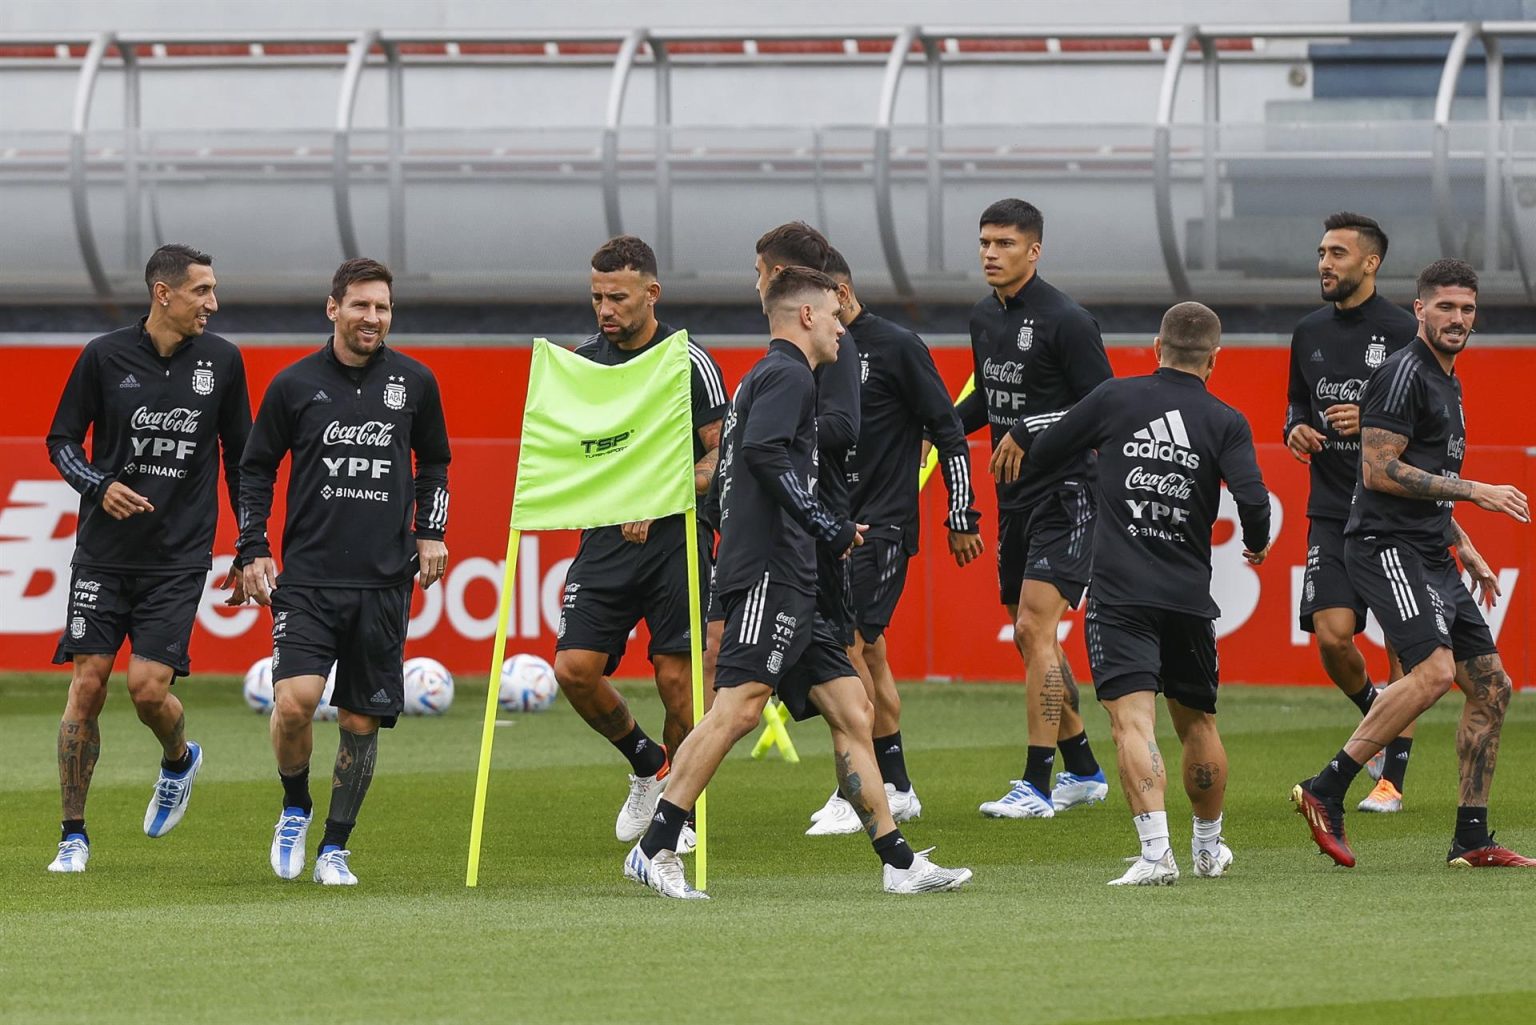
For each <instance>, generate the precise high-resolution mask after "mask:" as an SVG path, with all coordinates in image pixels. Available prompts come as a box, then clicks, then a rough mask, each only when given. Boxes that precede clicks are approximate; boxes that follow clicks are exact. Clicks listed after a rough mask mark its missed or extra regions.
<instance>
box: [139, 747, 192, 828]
mask: <svg viewBox="0 0 1536 1025" xmlns="http://www.w3.org/2000/svg"><path fill="white" fill-rule="evenodd" d="M187 750H188V751H189V752H190V753H191V755H192V764H191V766H190V767H188V769H187V771H186V772H180V773H177V772H169V771H167V770H166V769H164V768H161V770H160V778H159V779H158V780H157V781H156V782H155V794H154V796H153V797H151V798H150V799H149V808H148V809H147V810H146V811H145V812H144V835H145V836H164V835H165V834H167V833H169V832H170V831H171V830H173V829H175V828H176V824H177V823H179V822H180V821H181V818H182V816H183V815H185V814H186V813H187V802H188V801H190V800H191V799H192V782H193V781H194V780H196V779H197V774H198V772H199V771H200V770H201V769H202V767H203V749H202V746H201V745H199V744H197V743H196V742H195V741H191V740H189V741H187Z"/></svg>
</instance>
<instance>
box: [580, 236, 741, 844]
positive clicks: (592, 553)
mask: <svg viewBox="0 0 1536 1025" xmlns="http://www.w3.org/2000/svg"><path fill="white" fill-rule="evenodd" d="M656 271H657V268H656V254H655V253H654V252H653V251H652V250H651V247H650V246H648V245H646V244H645V242H644V241H642V240H641V239H638V238H636V237H634V236H633V235H620V236H618V237H616V238H612V239H609V240H608V241H607V242H605V243H604V244H603V245H602V247H601V248H599V249H598V250H597V252H596V253H594V254H593V256H592V309H593V312H594V313H596V315H597V326H598V332H597V334H595V335H593V336H592V337H591V338H588V339H587V340H586V341H585V342H583V343H582V344H581V345H579V346H577V347H576V353H577V354H578V355H580V356H584V357H586V358H587V359H590V360H592V361H593V362H594V363H599V364H602V365H604V366H616V365H618V364H621V363H627V362H628V361H629V360H632V359H634V358H635V357H636V356H639V355H641V354H642V353H644V352H647V351H649V350H650V349H651V348H652V347H653V346H655V345H657V344H659V343H661V342H663V341H665V340H666V339H667V338H670V337H671V336H672V334H673V333H674V331H673V328H672V327H670V326H669V325H667V324H663V323H661V322H660V321H658V320H657V319H656V303H657V301H658V300H660V298H661V283H660V282H659V281H657V280H656ZM688 357H689V361H690V363H691V364H692V376H691V382H692V385H691V387H692V397H693V399H692V401H693V427H694V430H693V457H694V487H695V489H696V490H697V491H698V492H699V493H700V494H702V493H704V492H706V491H708V489H709V485H710V481H712V480H713V479H714V476H715V465H716V463H717V462H718V461H719V458H720V425H721V421H722V419H723V417H724V416H725V407H726V404H727V401H728V400H727V397H726V393H725V380H724V378H723V377H722V376H721V374H720V368H719V366H718V365H717V364H716V363H715V361H714V359H713V358H712V357H711V356H710V355H709V353H708V352H707V351H705V349H704V348H703V346H701V345H699V344H698V343H696V342H694V341H693V340H692V339H691V338H690V339H689V341H688ZM573 415H575V416H578V417H579V415H580V414H579V411H573ZM685 529H686V527H685V521H684V518H683V516H682V515H681V514H679V515H676V516H667V517H664V518H662V519H659V520H644V521H641V522H637V523H626V524H624V525H622V526H609V527H595V528H593V529H591V530H584V531H582V534H581V546H580V548H578V549H577V552H576V558H575V560H574V561H572V563H571V567H570V569H569V570H567V571H566V577H565V588H564V591H563V599H562V603H561V610H560V627H559V631H558V634H559V640H558V641H556V643H555V678H556V679H557V680H559V682H560V689H561V690H562V691H563V692H564V693H565V696H566V699H567V700H569V701H570V703H571V707H572V708H574V709H576V711H577V713H578V714H579V715H580V716H581V717H582V718H583V719H585V720H586V722H587V725H589V726H591V727H592V728H593V729H594V730H596V731H597V732H598V733H600V734H602V735H603V737H604V738H605V739H607V740H608V742H609V743H611V744H612V745H613V746H614V747H616V748H617V749H618V750H619V753H620V754H622V755H623V756H624V757H625V758H626V759H627V760H628V761H629V765H630V769H631V772H630V776H629V796H628V798H627V799H626V800H625V802H624V804H623V806H622V807H621V808H620V809H619V815H618V819H617V821H616V823H615V825H614V833H615V835H617V836H618V838H619V839H620V840H624V841H627V842H631V843H632V842H634V841H635V840H637V839H639V837H640V834H641V833H643V832H645V827H646V826H647V825H648V824H649V823H650V821H651V815H652V814H653V813H654V812H655V811H656V801H657V800H658V799H659V798H660V796H661V793H662V790H663V789H664V788H665V787H666V779H667V752H669V751H676V750H677V748H678V745H680V744H681V743H682V742H683V738H684V737H686V736H687V735H688V730H689V729H690V728H692V726H693V677H692V659H691V656H690V654H689V651H690V641H689V633H688V631H689V626H688V589H689V587H690V586H692V587H695V588H697V589H698V590H699V592H700V595H701V600H702V598H703V596H704V595H705V594H707V588H708V580H709V578H708V573H709V562H708V559H709V554H710V552H711V551H712V550H713V547H714V545H713V539H712V538H711V536H710V531H709V528H708V527H707V526H706V525H705V523H704V522H703V521H701V522H700V526H699V536H698V546H699V553H700V563H699V571H700V573H701V578H700V579H699V580H696V581H694V582H692V583H691V584H690V582H689V580H688V567H687V560H686V558H685V550H684V549H685V539H684V533H683V532H684V530H685ZM642 619H644V620H645V623H646V626H647V627H648V628H649V630H650V634H651V643H650V650H649V652H648V654H649V656H650V660H651V664H652V666H653V667H654V668H655V675H656V691H657V693H658V694H660V696H661V702H662V705H663V706H664V707H665V709H666V723H665V725H664V727H663V730H662V740H663V744H664V745H665V746H663V745H659V744H656V743H655V742H654V741H652V740H651V738H650V737H649V736H648V735H647V734H646V732H645V730H643V729H641V727H640V724H639V723H637V722H636V721H635V718H634V716H633V715H631V714H630V711H629V706H628V705H626V704H625V702H624V698H623V697H622V696H621V695H620V694H619V692H618V691H617V690H615V689H614V687H613V684H612V683H611V682H610V681H609V679H608V676H609V674H610V673H612V672H613V671H614V670H615V669H616V668H618V665H619V660H620V659H621V658H622V657H623V655H624V648H625V646H626V644H627V642H628V640H629V632H630V631H631V630H633V629H634V628H635V626H636V624H638V623H639V622H640V620H642ZM683 847H684V849H685V851H686V850H691V849H692V847H693V838H692V830H691V829H688V830H686V831H685V836H684V838H683Z"/></svg>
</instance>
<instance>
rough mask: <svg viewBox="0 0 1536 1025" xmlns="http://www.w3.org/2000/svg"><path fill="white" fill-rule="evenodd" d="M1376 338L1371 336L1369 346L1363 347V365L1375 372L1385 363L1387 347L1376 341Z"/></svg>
mask: <svg viewBox="0 0 1536 1025" xmlns="http://www.w3.org/2000/svg"><path fill="white" fill-rule="evenodd" d="M1376 339H1377V336H1376V335H1372V336H1371V344H1370V345H1367V346H1366V347H1365V365H1366V366H1368V367H1370V368H1371V369H1372V370H1375V369H1376V368H1377V367H1379V366H1381V365H1382V364H1383V363H1385V362H1386V361H1387V347H1386V345H1385V344H1384V343H1383V342H1379V341H1377V340H1376Z"/></svg>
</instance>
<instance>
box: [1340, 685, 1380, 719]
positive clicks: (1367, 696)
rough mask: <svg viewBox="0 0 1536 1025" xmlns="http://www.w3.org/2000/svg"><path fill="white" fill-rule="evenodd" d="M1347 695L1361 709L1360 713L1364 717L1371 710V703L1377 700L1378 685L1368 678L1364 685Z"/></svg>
mask: <svg viewBox="0 0 1536 1025" xmlns="http://www.w3.org/2000/svg"><path fill="white" fill-rule="evenodd" d="M1345 696H1346V697H1348V698H1349V700H1351V701H1353V702H1354V703H1355V707H1356V708H1358V709H1360V715H1361V717H1362V718H1363V717H1364V716H1365V713H1367V712H1369V711H1370V710H1371V705H1372V704H1373V703H1374V702H1375V701H1376V687H1375V685H1373V684H1372V683H1371V681H1370V680H1366V681H1365V686H1364V687H1361V688H1360V689H1359V690H1358V691H1356V692H1355V693H1353V694H1347V695H1345Z"/></svg>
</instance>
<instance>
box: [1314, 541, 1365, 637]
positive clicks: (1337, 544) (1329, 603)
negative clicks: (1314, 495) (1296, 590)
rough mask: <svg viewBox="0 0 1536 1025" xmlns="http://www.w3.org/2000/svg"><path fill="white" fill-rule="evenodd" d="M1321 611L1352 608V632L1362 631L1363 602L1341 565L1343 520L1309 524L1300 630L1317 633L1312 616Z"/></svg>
mask: <svg viewBox="0 0 1536 1025" xmlns="http://www.w3.org/2000/svg"><path fill="white" fill-rule="evenodd" d="M1324 609H1351V610H1352V611H1353V612H1354V613H1355V633H1359V632H1360V631H1362V630H1364V629H1365V612H1366V608H1365V599H1364V598H1362V597H1360V592H1359V591H1356V590H1355V585H1354V584H1352V583H1350V580H1349V570H1348V568H1347V567H1346V566H1345V562H1344V521H1343V520H1322V519H1315V520H1312V521H1311V526H1310V527H1308V529H1307V568H1306V571H1305V575H1304V576H1303V577H1302V584H1301V609H1300V616H1301V628H1302V629H1303V630H1305V631H1306V632H1307V633H1309V634H1310V633H1316V632H1317V631H1316V629H1314V628H1313V625H1312V615H1313V613H1316V612H1321V611H1323V610H1324Z"/></svg>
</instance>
